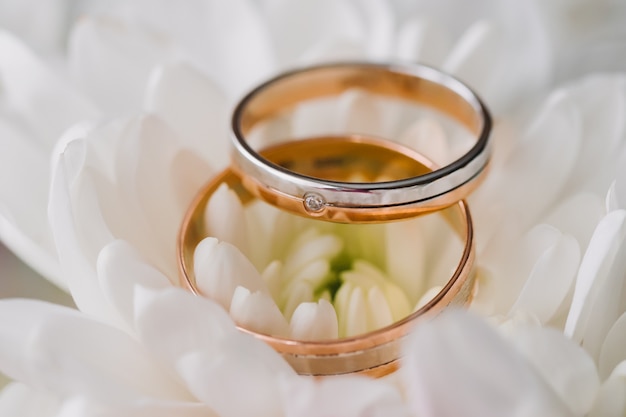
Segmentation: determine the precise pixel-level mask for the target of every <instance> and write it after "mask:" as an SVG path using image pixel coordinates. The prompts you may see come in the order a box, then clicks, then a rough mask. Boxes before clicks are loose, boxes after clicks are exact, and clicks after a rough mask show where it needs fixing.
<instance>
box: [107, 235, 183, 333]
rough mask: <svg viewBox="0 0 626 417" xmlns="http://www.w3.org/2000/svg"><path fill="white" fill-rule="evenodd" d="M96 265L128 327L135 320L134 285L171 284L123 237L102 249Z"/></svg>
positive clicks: (167, 285) (164, 285) (108, 294)
mask: <svg viewBox="0 0 626 417" xmlns="http://www.w3.org/2000/svg"><path fill="white" fill-rule="evenodd" d="M96 268H97V272H98V279H99V280H100V284H101V286H102V290H103V292H104V293H105V294H106V297H107V299H108V300H109V301H110V302H111V304H113V305H114V306H115V308H116V309H117V311H119V313H120V314H121V315H123V317H124V319H125V320H126V322H127V323H128V324H129V325H130V326H133V325H134V321H135V320H134V319H135V305H134V297H135V288H136V286H138V285H140V286H143V287H147V288H154V289H158V288H168V287H170V286H171V285H172V284H171V282H170V280H169V279H168V278H167V277H166V276H165V275H163V274H162V273H161V272H160V271H159V270H157V269H156V268H154V267H153V266H152V265H150V264H149V263H148V261H146V260H145V259H144V258H143V257H142V256H141V254H140V253H139V251H138V250H137V249H136V248H134V247H133V246H131V245H130V244H129V243H128V242H125V241H123V240H116V241H114V242H112V243H110V244H108V245H107V246H105V247H104V248H102V250H101V251H100V254H99V255H98V261H97V264H96Z"/></svg>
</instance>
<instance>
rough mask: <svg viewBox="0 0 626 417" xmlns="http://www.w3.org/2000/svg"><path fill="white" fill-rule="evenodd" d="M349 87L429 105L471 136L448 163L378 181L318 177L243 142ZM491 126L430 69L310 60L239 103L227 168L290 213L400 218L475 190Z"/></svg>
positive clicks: (346, 219) (452, 83)
mask: <svg viewBox="0 0 626 417" xmlns="http://www.w3.org/2000/svg"><path fill="white" fill-rule="evenodd" d="M350 89H360V90H363V91H366V92H368V93H372V94H376V95H380V96H383V97H392V98H396V99H400V100H403V101H408V102H412V103H417V104H421V105H424V106H426V107H429V108H431V109H434V110H436V111H438V112H439V113H441V114H442V115H445V116H448V117H450V118H452V119H453V120H455V121H456V122H458V124H459V125H460V126H463V127H465V128H466V129H467V130H469V132H471V133H472V134H473V136H474V137H475V138H476V141H475V143H474V145H473V146H472V147H471V149H469V151H467V152H466V153H465V154H464V155H463V156H461V157H460V158H458V159H457V160H455V161H453V162H452V163H450V164H449V165H446V166H443V167H441V168H437V169H435V170H433V171H431V172H426V173H422V174H418V175H412V176H409V177H405V178H397V179H395V180H389V181H381V182H376V183H364V182H351V181H341V180H336V181H333V180H328V179H320V178H315V177H312V176H310V175H307V174H306V173H303V172H298V171H297V170H294V169H292V168H291V167H285V166H280V165H279V164H276V163H274V162H273V161H271V160H269V159H268V158H266V157H265V156H264V155H263V154H262V153H260V152H257V151H256V150H255V149H253V148H252V147H251V146H250V144H249V143H248V140H247V138H248V137H249V136H250V135H251V133H252V132H253V130H254V129H255V128H257V127H259V126H260V125H261V124H262V123H263V122H267V121H269V120H272V119H274V118H276V117H279V116H281V115H283V114H284V113H285V112H288V111H290V110H293V109H294V108H295V106H297V105H299V104H302V103H303V102H307V101H309V100H313V99H319V98H325V97H332V96H337V95H339V94H341V93H343V92H346V91H348V90H350ZM490 131H491V117H490V115H489V112H488V110H487V108H486V107H485V105H484V104H483V103H482V101H481V100H480V99H479V98H478V96H476V94H475V93H474V92H473V91H472V90H471V89H470V88H469V87H467V86H466V85H465V84H463V83H462V82H460V81H458V80H457V79H455V78H453V77H452V76H450V75H448V74H445V73H443V72H440V71H438V70H435V69H433V68H430V67H426V66H423V65H418V64H411V65H386V64H372V63H339V64H327V65H320V66H313V67H308V68H305V69H299V70H295V71H291V72H287V73H284V74H282V75H279V76H278V77H276V78H273V79H271V80H269V81H267V82H265V83H264V84H261V85H260V86H259V87H257V88H256V89H254V90H252V91H251V92H250V93H249V94H248V95H247V96H245V97H244V98H243V99H242V100H241V101H240V103H239V104H238V105H237V107H236V108H235V110H234V113H233V119H232V142H233V144H234V147H235V151H234V152H233V167H232V168H233V170H235V171H236V172H237V173H238V174H239V176H240V177H241V178H242V181H243V184H244V186H245V187H246V188H247V189H248V191H249V192H250V193H251V194H253V195H254V196H256V197H258V198H260V199H263V200H265V201H267V202H270V203H271V204H274V205H276V206H277V207H280V208H282V209H284V210H287V211H289V212H291V213H294V214H298V215H301V216H306V217H316V218H320V219H323V220H327V221H333V222H342V223H369V222H382V221H390V220H398V219H403V218H408V217H414V216H416V215H419V214H422V213H428V212H432V211H436V210H440V209H442V208H445V207H448V206H451V205H453V204H455V203H456V202H458V201H459V200H462V199H463V198H465V196H467V195H468V194H469V193H470V192H471V191H473V190H474V189H475V188H476V186H477V185H478V184H479V183H480V180H481V179H482V178H484V176H485V173H486V171H487V166H488V163H489V158H490V152H489V136H490ZM345 133H346V134H350V133H354V132H345ZM279 139H280V138H279ZM387 139H388V138H387ZM333 146H334V145H333Z"/></svg>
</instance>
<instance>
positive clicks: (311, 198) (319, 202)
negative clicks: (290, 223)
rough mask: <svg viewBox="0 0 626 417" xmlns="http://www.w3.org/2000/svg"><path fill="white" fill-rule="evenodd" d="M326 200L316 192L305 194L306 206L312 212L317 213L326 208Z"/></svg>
mask: <svg viewBox="0 0 626 417" xmlns="http://www.w3.org/2000/svg"><path fill="white" fill-rule="evenodd" d="M325 205H326V201H324V198H323V197H322V196H321V195H319V194H315V193H306V194H305V195H304V208H305V209H306V210H307V211H310V212H312V213H317V212H320V211H322V210H324V206H325Z"/></svg>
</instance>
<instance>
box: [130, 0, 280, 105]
mask: <svg viewBox="0 0 626 417" xmlns="http://www.w3.org/2000/svg"><path fill="white" fill-rule="evenodd" d="M133 3H134V10H133V11H134V16H133V18H135V19H138V20H140V21H142V22H146V23H147V25H149V26H150V27H152V28H155V29H156V30H158V31H159V33H160V34H161V35H162V36H165V37H166V38H168V39H171V40H172V41H173V42H176V44H177V46H178V47H179V48H181V50H182V51H183V52H184V55H185V56H188V57H189V58H190V59H191V60H192V62H194V64H196V65H198V66H199V67H200V68H201V69H202V70H203V71H204V72H205V73H207V74H208V75H209V76H210V77H211V78H212V79H214V80H215V81H216V82H217V83H218V84H219V85H220V86H221V87H223V88H224V91H225V92H226V93H227V94H228V96H229V98H230V99H233V98H238V96H240V95H241V94H242V93H243V92H245V91H246V90H247V89H249V88H251V87H252V86H253V85H254V84H255V83H257V82H259V81H261V79H262V78H263V77H267V76H268V75H269V73H270V71H271V70H272V69H273V68H274V55H273V51H272V45H271V44H270V39H269V33H268V29H267V27H266V25H265V22H263V21H262V20H261V16H260V11H259V10H258V7H256V4H252V3H251V2H249V1H247V0H234V1H229V2H228V3H224V2H222V1H219V0H185V1H184V2H183V3H181V4H177V5H173V4H172V3H171V2H169V1H167V0H135V1H133ZM225 39H227V40H228V41H227V42H225V41H224V40H225Z"/></svg>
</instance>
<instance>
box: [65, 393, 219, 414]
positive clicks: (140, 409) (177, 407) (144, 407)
mask: <svg viewBox="0 0 626 417" xmlns="http://www.w3.org/2000/svg"><path fill="white" fill-rule="evenodd" d="M145 416H151V417H152V416H154V417H169V416H181V417H218V416H217V414H216V413H215V411H213V410H212V409H211V408H210V407H208V406H206V405H205V404H201V403H198V402H181V401H161V400H154V399H146V400H142V401H137V402H135V403H133V404H122V405H117V404H116V405H111V404H106V405H102V404H97V403H93V402H90V401H88V400H87V399H85V398H84V397H74V398H71V399H69V400H67V401H65V402H64V404H63V407H62V408H61V410H60V411H59V413H58V414H55V416H54V417H145Z"/></svg>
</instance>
